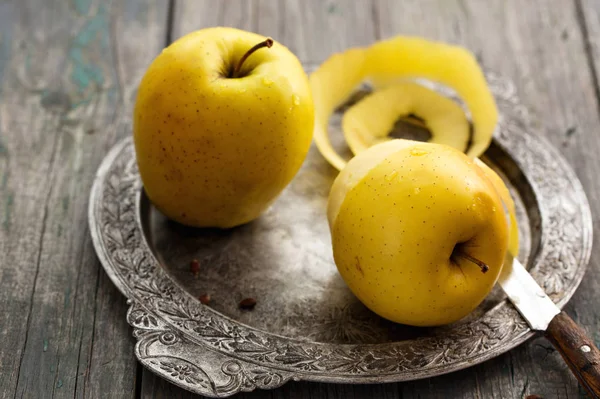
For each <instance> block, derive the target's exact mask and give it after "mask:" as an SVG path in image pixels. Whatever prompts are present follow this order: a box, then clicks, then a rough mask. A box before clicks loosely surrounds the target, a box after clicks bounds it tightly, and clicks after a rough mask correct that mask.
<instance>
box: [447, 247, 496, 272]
mask: <svg viewBox="0 0 600 399" xmlns="http://www.w3.org/2000/svg"><path fill="white" fill-rule="evenodd" d="M454 255H455V256H458V257H460V258H463V259H466V260H468V261H469V262H473V263H475V264H476V265H477V266H479V268H480V269H481V272H482V273H486V272H487V271H488V270H490V267H489V266H488V265H486V264H485V263H483V262H482V261H480V260H479V259H477V258H474V257H472V256H471V255H469V254H466V253H464V252H462V251H457V252H455V253H454Z"/></svg>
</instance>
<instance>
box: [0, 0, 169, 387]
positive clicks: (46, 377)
mask: <svg viewBox="0 0 600 399" xmlns="http://www.w3.org/2000/svg"><path fill="white" fill-rule="evenodd" d="M6 4H8V6H7V5H6ZM167 6H168V1H167V0H153V1H152V2H146V1H141V0H126V1H121V2H112V1H109V2H105V1H101V0H77V1H72V2H71V1H69V2H66V1H59V0H52V1H50V0H49V1H45V2H43V4H41V3H40V2H38V1H36V0H18V1H17V0H14V1H11V2H9V3H6V2H0V16H1V17H0V34H1V35H2V38H1V40H0V71H1V72H2V76H0V78H2V84H1V85H0V87H2V92H1V96H0V138H1V140H2V146H1V147H0V148H1V149H2V150H1V151H0V165H1V166H0V168H1V169H0V175H1V179H2V184H1V186H0V209H2V216H1V217H2V227H1V228H0V246H1V250H0V265H1V267H0V309H2V312H0V342H2V350H0V392H2V395H3V396H4V397H13V396H17V395H18V396H19V397H26V398H47V397H54V396H56V397H86V398H87V397H100V396H102V397H115V396H117V397H123V395H124V394H125V395H126V394H127V393H129V394H130V396H133V394H134V391H135V377H136V372H135V371H136V367H137V363H136V361H135V359H134V357H133V339H131V338H130V336H131V329H130V328H129V327H128V326H127V323H126V321H125V311H126V306H125V299H124V297H123V296H121V295H120V294H119V293H118V292H117V291H116V289H115V288H114V287H113V285H112V284H111V283H110V282H109V281H108V278H107V277H106V276H105V274H104V272H103V271H102V269H101V268H100V267H99V263H98V261H97V259H96V256H95V253H94V250H93V248H92V244H91V240H90V238H89V231H88V228H87V204H88V193H89V189H90V187H91V184H92V181H93V177H94V175H95V172H96V169H97V167H98V165H99V163H100V161H101V160H102V157H103V155H104V154H105V153H106V151H107V150H108V148H109V147H110V146H111V145H112V144H113V143H114V142H115V141H116V140H117V139H118V138H119V137H122V136H123V135H125V134H129V129H128V125H129V112H130V110H131V100H132V95H133V94H134V88H135V86H136V84H137V81H138V80H139V78H140V76H141V74H142V72H143V70H144V68H145V67H146V66H147V64H148V63H149V62H150V60H151V58H152V57H153V56H154V55H155V54H156V53H158V52H159V51H160V49H161V48H162V46H163V44H164V40H165V33H166V15H167ZM7 41H8V42H7ZM142 42H143V45H141V43H142ZM7 43H8V44H7Z"/></svg>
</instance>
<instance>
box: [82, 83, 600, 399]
mask: <svg viewBox="0 0 600 399" xmlns="http://www.w3.org/2000/svg"><path fill="white" fill-rule="evenodd" d="M488 80H489V83H490V85H491V87H492V90H493V92H494V94H495V96H496V98H497V102H498V106H499V108H500V111H501V121H500V124H499V128H498V129H497V132H496V134H495V138H494V143H493V145H492V146H491V147H490V149H489V150H488V151H487V152H486V157H485V160H486V161H487V162H488V163H490V164H491V165H492V166H493V167H494V168H495V169H496V170H498V171H500V172H501V174H502V175H503V177H504V178H505V180H506V181H507V182H508V184H509V185H510V188H511V190H512V193H513V195H514V197H515V199H516V203H517V208H518V218H519V224H520V226H519V227H520V231H521V248H522V252H521V255H520V258H521V261H523V262H524V264H526V265H527V267H528V268H529V269H530V271H531V272H532V274H533V276H534V277H535V279H536V280H537V281H538V282H539V283H540V284H541V285H542V286H543V287H544V288H545V290H546V292H547V293H548V294H549V295H550V297H551V298H552V299H553V300H554V301H555V302H556V303H557V304H558V305H559V306H561V307H562V306H563V305H564V304H565V303H566V302H567V301H568V300H569V298H570V297H571V295H572V294H573V292H574V291H575V289H576V287H577V286H578V285H579V283H580V281H581V279H582V277H583V274H584V272H585V267H586V264H587V261H588V259H589V256H590V250H591V245H592V219H591V214H590V210H589V207H588V203H587V200H586V197H585V194H584V192H583V190H582V187H581V185H580V183H579V181H578V180H577V178H576V176H575V174H574V173H573V171H572V170H571V168H570V167H569V166H568V165H567V163H566V162H565V160H564V159H563V157H562V156H561V155H560V153H559V152H558V151H557V150H556V149H554V148H552V147H551V146H550V145H549V144H548V143H547V142H546V141H545V140H544V139H543V138H542V137H541V136H540V135H539V134H536V133H535V132H534V131H533V130H532V129H531V127H530V126H529V124H528V122H527V114H526V112H525V110H524V109H523V107H521V106H520V105H519V103H518V102H517V99H516V96H515V88H514V86H513V85H512V84H511V83H510V82H508V81H506V80H504V79H501V78H498V77H496V76H494V75H489V76H488ZM332 119H333V120H332V126H334V127H335V126H339V117H337V118H335V117H334V118H332ZM334 136H340V137H341V133H340V134H338V135H335V134H334ZM335 144H336V145H337V146H338V147H340V150H343V148H341V144H340V142H337V143H335ZM335 175H336V173H335V172H334V170H333V168H331V167H329V165H328V164H327V163H326V162H325V160H324V159H323V158H322V157H321V156H320V154H319V153H318V152H317V150H316V148H314V147H313V148H311V150H310V152H309V154H308V157H307V159H306V162H305V164H304V166H303V167H302V169H301V170H300V172H299V173H298V175H297V177H296V178H295V179H294V181H293V182H292V183H291V185H290V186H289V187H288V188H286V190H285V191H284V193H283V194H282V195H281V197H280V198H279V199H278V200H277V201H276V203H275V204H274V205H273V206H272V208H271V209H269V210H268V211H267V212H266V213H265V214H264V215H263V216H262V217H261V218H260V219H258V220H256V221H255V222H252V223H250V224H247V225H244V226H241V227H238V228H235V229H232V230H229V231H221V230H211V229H208V230H204V229H192V228H187V227H183V226H181V225H178V224H175V223H173V222H170V221H168V220H167V219H166V218H165V217H164V216H162V215H161V214H160V213H159V212H158V211H156V210H155V209H154V208H153V207H152V205H151V204H150V202H149V201H148V199H147V197H146V196H145V195H144V193H143V190H142V185H141V181H140V179H139V175H138V171H137V167H136V162H135V154H134V149H133V145H132V140H131V138H126V139H125V140H123V141H122V142H120V143H119V144H117V145H116V146H115V147H114V148H113V149H112V150H111V151H110V153H109V154H108V155H107V157H106V158H105V160H104V161H103V163H102V165H101V167H100V168H99V170H98V173H97V176H96V179H95V182H94V185H93V188H92V191H91V197H90V206H89V223H90V230H91V235H92V238H93V242H94V245H95V248H96V251H97V254H98V257H99V258H100V261H101V262H102V265H103V266H104V268H105V269H106V272H107V274H108V275H109V276H110V278H111V279H112V281H113V282H114V284H115V285H116V286H117V287H118V288H119V289H120V290H121V292H122V293H123V294H124V295H125V296H127V298H128V299H129V301H128V303H129V304H130V305H131V307H130V308H129V312H128V314H127V321H128V322H129V324H131V326H132V327H133V329H134V336H135V337H136V338H137V340H138V342H137V345H136V347H135V354H136V356H137V358H138V359H139V360H140V362H141V363H142V364H144V365H145V366H146V367H148V368H149V369H150V370H152V371H153V372H155V373H156V374H158V375H160V376H161V377H163V378H165V379H167V380H169V381H171V382H172V383H174V384H176V385H179V386H181V387H183V388H185V389H188V390H190V391H193V392H196V393H200V394H204V395H207V396H214V397H224V396H229V395H231V394H234V393H236V392H238V391H250V390H253V389H255V388H262V389H269V388H275V387H278V386H280V385H282V384H284V383H285V382H286V381H289V380H306V381H329V382H339V383H381V382H392V381H405V380H414V379H419V378H424V377H430V376H435V375H439V374H443V373H448V372H451V371H454V370H458V369H462V368H465V367H468V366H471V365H474V364H477V363H480V362H483V361H485V360H487V359H490V358H492V357H494V356H497V355H499V354H501V353H503V352H506V351H507V350H509V349H511V348H513V347H515V346H517V345H519V344H520V343H522V342H524V341H525V340H527V339H528V338H530V337H531V336H532V334H533V333H532V332H531V331H530V330H529V328H528V326H527V325H526V324H525V322H524V321H523V320H522V319H521V317H520V316H519V314H518V313H517V311H516V310H515V308H514V307H513V306H512V305H511V304H510V303H508V302H507V301H506V299H505V298H504V297H503V295H502V293H501V291H500V290H499V289H498V288H496V289H495V290H494V291H493V292H492V293H491V294H490V295H489V297H488V298H487V299H486V300H485V302H484V303H483V304H482V305H481V306H480V307H479V308H478V309H477V310H476V311H474V312H473V313H472V314H471V315H470V316H469V317H467V318H466V319H464V320H461V321H460V322H457V323H454V324H452V325H448V326H444V327H439V328H414V327H407V326H402V325H398V324H394V323H391V322H387V321H385V320H383V319H381V318H379V317H377V316H376V315H374V314H373V313H371V312H370V311H369V310H368V309H367V308H365V307H364V306H363V305H362V304H361V303H360V302H359V301H358V300H357V299H356V298H355V297H354V296H353V295H352V294H351V292H350V291H349V290H348V289H347V288H346V286H345V284H344V282H343V281H342V279H341V278H340V277H339V275H338V273H337V271H336V268H335V265H334V263H333V258H332V253H331V248H330V245H331V242H330V237H329V231H328V227H327V221H326V215H325V208H326V202H327V195H328V193H329V188H330V185H331V183H332V181H333V179H334V178H335ZM198 205H199V206H202V204H198ZM192 259H197V260H199V262H200V272H199V274H198V275H197V277H196V276H194V274H192V273H191V272H190V261H191V260H192ZM205 293H208V294H210V295H211V297H212V302H211V303H210V304H209V305H208V306H206V305H203V304H201V303H200V301H199V300H198V297H199V296H200V295H202V294H205ZM246 297H253V298H256V300H257V305H256V307H255V308H254V309H253V310H252V311H248V310H240V309H239V308H238V303H239V302H240V300H242V299H243V298H246Z"/></svg>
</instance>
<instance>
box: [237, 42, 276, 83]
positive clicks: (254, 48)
mask: <svg viewBox="0 0 600 399" xmlns="http://www.w3.org/2000/svg"><path fill="white" fill-rule="evenodd" d="M271 46H273V39H271V38H270V37H267V38H266V39H265V40H264V41H262V42H260V43H258V44H255V45H254V46H253V47H252V48H251V49H250V50H248V51H246V54H244V56H243V57H242V58H241V59H240V62H238V64H237V66H236V67H235V69H234V70H233V74H232V77H234V78H237V77H238V74H239V73H240V69H242V64H243V63H244V61H246V59H247V58H248V57H250V56H251V55H252V53H254V52H255V51H256V50H260V49H261V48H263V47H267V48H271Z"/></svg>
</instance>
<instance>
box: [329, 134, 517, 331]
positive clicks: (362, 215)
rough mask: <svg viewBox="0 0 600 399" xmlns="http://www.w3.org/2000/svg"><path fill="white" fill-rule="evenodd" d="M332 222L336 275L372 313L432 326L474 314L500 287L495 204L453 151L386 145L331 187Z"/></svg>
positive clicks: (502, 244)
mask: <svg viewBox="0 0 600 399" xmlns="http://www.w3.org/2000/svg"><path fill="white" fill-rule="evenodd" d="M328 221H329V225H330V229H331V237H332V244H333V255H334V259H335V263H336V265H337V268H338V270H339V272H340V274H341V276H342V278H343V279H344V280H345V281H346V283H347V284H348V286H349V287H350V289H351V290H352V292H353V293H354V294H355V295H356V296H357V297H358V298H359V299H360V300H361V301H362V302H363V303H364V304H365V305H366V306H367V307H369V308H370V309H371V310H373V311H374V312H375V313H377V314H379V315H380V316H382V317H384V318H386V319H389V320H392V321H394V322H398V323H403V324H409V325H415V326H435V325H442V324H447V323H451V322H454V321H456V320H459V319H461V318H462V317H464V316H466V315H467V314H468V313H470V312H471V311H472V310H473V309H475V308H476V307H477V306H478V305H479V304H480V303H481V301H482V300H483V299H484V298H485V297H486V295H487V294H488V293H489V292H490V291H491V289H492V287H493V286H494V284H495V283H496V280H497V278H498V275H499V273H500V271H501V269H502V264H503V261H504V257H505V254H506V250H507V244H508V224H507V220H506V218H505V214H504V209H503V204H502V200H501V198H500V195H499V194H498V193H497V190H496V189H495V188H494V185H493V184H492V182H491V181H490V180H489V179H488V177H487V176H486V174H485V172H484V171H483V170H482V169H481V168H480V167H479V166H477V164H476V163H475V161H473V160H472V159H471V158H469V157H468V156H466V155H465V154H463V153H462V152H460V151H458V150H456V149H454V148H451V147H449V146H445V145H441V144H433V143H419V142H414V141H410V140H392V141H388V142H385V143H382V144H377V145H375V146H373V147H371V148H369V149H368V150H366V151H364V152H362V153H360V154H359V155H358V156H356V157H355V158H353V159H352V160H351V161H350V162H349V163H348V165H347V166H346V168H344V169H343V170H342V172H341V173H340V174H339V176H338V177H337V178H336V180H335V182H334V184H333V186H332V189H331V193H330V197H329V203H328Z"/></svg>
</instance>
